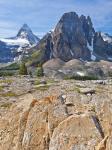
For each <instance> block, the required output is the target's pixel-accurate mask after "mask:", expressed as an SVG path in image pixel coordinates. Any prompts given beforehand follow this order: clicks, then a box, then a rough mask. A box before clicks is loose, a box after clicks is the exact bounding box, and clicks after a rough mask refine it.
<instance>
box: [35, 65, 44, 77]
mask: <svg viewBox="0 0 112 150" xmlns="http://www.w3.org/2000/svg"><path fill="white" fill-rule="evenodd" d="M36 75H37V77H42V76H44V71H43V68H42V66H39V67H37V71H36Z"/></svg>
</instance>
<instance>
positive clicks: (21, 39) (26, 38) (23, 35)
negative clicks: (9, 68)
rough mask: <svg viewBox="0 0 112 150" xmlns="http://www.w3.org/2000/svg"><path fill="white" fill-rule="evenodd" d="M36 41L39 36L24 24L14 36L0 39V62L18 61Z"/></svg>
mask: <svg viewBox="0 0 112 150" xmlns="http://www.w3.org/2000/svg"><path fill="white" fill-rule="evenodd" d="M38 42H39V38H38V37H37V36H36V35H34V34H33V32H32V31H31V29H30V28H29V27H28V25H27V24H24V25H23V26H22V27H21V29H20V30H19V32H18V34H17V35H16V36H15V37H11V38H6V39H0V63H2V62H3V63H7V62H12V61H16V60H17V61H18V60H19V59H21V57H22V55H28V53H29V49H30V48H32V47H34V46H35V45H37V43H38Z"/></svg>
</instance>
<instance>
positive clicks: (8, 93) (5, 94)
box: [0, 92, 17, 97]
mask: <svg viewBox="0 0 112 150" xmlns="http://www.w3.org/2000/svg"><path fill="white" fill-rule="evenodd" d="M15 96H17V95H16V94H15V93H13V92H6V93H0V97H15Z"/></svg>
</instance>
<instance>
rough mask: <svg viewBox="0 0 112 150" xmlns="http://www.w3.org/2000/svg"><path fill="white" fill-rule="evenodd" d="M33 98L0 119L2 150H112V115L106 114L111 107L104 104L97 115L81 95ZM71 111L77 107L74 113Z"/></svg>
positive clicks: (0, 145)
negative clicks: (82, 100) (111, 123)
mask: <svg viewBox="0 0 112 150" xmlns="http://www.w3.org/2000/svg"><path fill="white" fill-rule="evenodd" d="M73 96H74V95H73ZM28 97H29V99H28ZM31 98H32V96H31V95H30V94H29V95H27V97H26V99H25V100H24V101H21V102H18V103H16V104H14V105H13V106H12V107H11V109H10V111H9V113H8V114H4V116H3V117H1V118H0V149H2V150H56V149H58V150H74V149H79V150H80V149H83V150H94V149H95V150H111V142H112V138H111V131H112V128H111V126H110V127H109V124H110V122H111V118H109V117H108V115H109V116H111V114H109V113H108V112H107V113H108V114H106V113H103V112H105V110H107V107H108V111H109V112H110V110H111V107H110V105H109V104H108V105H106V104H104V105H102V106H101V112H100V111H99V112H98V113H97V115H96V113H95V112H94V111H90V110H89V109H87V107H86V105H84V104H82V102H80V100H77V98H79V99H80V97H77V96H76V97H71V96H70V95H65V96H64V95H61V96H59V95H57V96H49V97H45V98H44V99H41V100H35V99H34V100H32V99H31ZM71 98H73V99H72V100H68V99H71ZM68 102H70V103H69V104H68ZM71 103H72V104H71ZM99 106H100V105H99ZM103 106H104V107H103ZM70 108H74V111H72V114H70ZM96 111H97V110H96ZM100 113H101V114H100ZM102 113H103V115H102ZM106 135H107V136H106Z"/></svg>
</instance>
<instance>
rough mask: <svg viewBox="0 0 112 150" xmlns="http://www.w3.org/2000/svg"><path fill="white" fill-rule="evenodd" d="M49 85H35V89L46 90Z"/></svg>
mask: <svg viewBox="0 0 112 150" xmlns="http://www.w3.org/2000/svg"><path fill="white" fill-rule="evenodd" d="M49 87H50V85H42V86H37V87H36V90H39V91H46V90H48V88H49Z"/></svg>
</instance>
